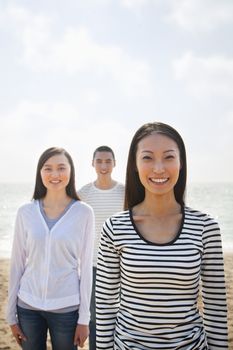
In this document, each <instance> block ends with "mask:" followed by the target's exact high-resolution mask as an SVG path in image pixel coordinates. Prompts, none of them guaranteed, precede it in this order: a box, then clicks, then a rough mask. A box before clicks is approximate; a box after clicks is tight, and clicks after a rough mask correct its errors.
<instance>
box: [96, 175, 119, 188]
mask: <svg viewBox="0 0 233 350" xmlns="http://www.w3.org/2000/svg"><path fill="white" fill-rule="evenodd" d="M94 184H95V186H96V187H97V188H99V189H100V190H109V189H111V188H113V187H114V186H115V185H116V181H115V180H113V179H112V178H111V177H101V178H100V177H98V178H97V179H96V181H95V182H94Z"/></svg>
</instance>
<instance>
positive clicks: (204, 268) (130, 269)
mask: <svg viewBox="0 0 233 350" xmlns="http://www.w3.org/2000/svg"><path fill="white" fill-rule="evenodd" d="M200 282H201V283H202V288H201V289H202V296H203V302H204V312H203V317H201V315H200V314H199V311H198V307H197V300H198V294H199V286H200ZM96 307H97V349H98V350H100V349H105V350H106V349H108V350H110V349H122V350H123V349H124V350H127V349H134V350H147V349H150V350H152V349H154V350H155V349H160V350H175V349H179V350H191V349H193V350H194V349H198V350H204V349H205V350H206V349H209V350H220V349H228V345H227V307H226V292H225V282H224V268H223V255H222V245H221V236H220V230H219V227H218V224H217V223H216V221H215V220H214V219H212V218H210V217H209V216H207V215H206V214H203V213H201V212H198V211H195V210H192V209H190V208H188V207H185V208H184V209H183V222H182V225H181V229H180V230H179V232H178V234H177V236H176V238H175V239H174V240H173V241H172V242H170V243H167V244H154V243H151V242H148V241H146V240H145V239H144V238H143V237H142V236H141V235H140V233H139V232H138V230H137V228H136V226H135V225H134V222H133V218H132V213H131V211H124V212H121V213H118V214H115V215H114V216H112V217H111V218H109V219H108V220H106V222H105V224H104V226H103V231H102V236H101V241H100V247H99V254H98V264H97V280H96Z"/></svg>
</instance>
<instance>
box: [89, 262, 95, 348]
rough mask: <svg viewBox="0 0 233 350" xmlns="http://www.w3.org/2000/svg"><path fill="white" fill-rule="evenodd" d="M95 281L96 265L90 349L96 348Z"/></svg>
mask: <svg viewBox="0 0 233 350" xmlns="http://www.w3.org/2000/svg"><path fill="white" fill-rule="evenodd" d="M95 283H96V267H93V284H92V294H91V308H90V310H91V321H90V335H89V350H96V310H95Z"/></svg>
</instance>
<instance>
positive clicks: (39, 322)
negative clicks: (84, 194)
mask: <svg viewBox="0 0 233 350" xmlns="http://www.w3.org/2000/svg"><path fill="white" fill-rule="evenodd" d="M93 238H94V214H93V210H92V209H91V207H90V206H88V205H87V204H85V203H83V202H81V201H80V200H79V197H78V196H77V191H76V189H75V171H74V164H73V161H72V158H71V156H70V155H69V153H68V152H67V151H66V150H64V149H63V148H56V147H52V148H49V149H47V150H46V151H45V152H44V153H43V154H42V155H41V157H40V159H39V162H38V166H37V173H36V183H35V190H34V194H33V200H32V201H31V202H30V203H28V204H25V205H23V206H21V207H20V208H19V210H18V213H17V218H16V223H15V234H14V241H13V248H12V257H11V269H10V281H9V301H8V308H7V321H8V323H9V325H10V327H11V330H12V333H13V336H14V337H15V338H16V341H17V343H18V344H19V345H20V346H22V348H23V350H32V349H33V350H44V349H46V339H47V332H48V330H49V332H50V337H51V342H52V347H53V350H64V349H66V350H73V349H77V345H78V346H80V347H83V345H84V342H85V340H86V339H87V337H88V334H89V326H88V325H89V307H90V296H91V287H92V255H93V241H94V239H93Z"/></svg>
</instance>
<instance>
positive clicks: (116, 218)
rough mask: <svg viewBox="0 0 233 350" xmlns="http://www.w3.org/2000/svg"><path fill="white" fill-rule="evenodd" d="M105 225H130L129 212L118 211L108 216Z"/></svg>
mask: <svg viewBox="0 0 233 350" xmlns="http://www.w3.org/2000/svg"><path fill="white" fill-rule="evenodd" d="M105 223H106V224H107V225H111V226H117V225H128V224H129V223H131V218H130V212H129V210H124V211H120V212H118V213H115V214H114V215H112V216H110V217H109V218H108V219H107V220H106V221H105Z"/></svg>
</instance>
